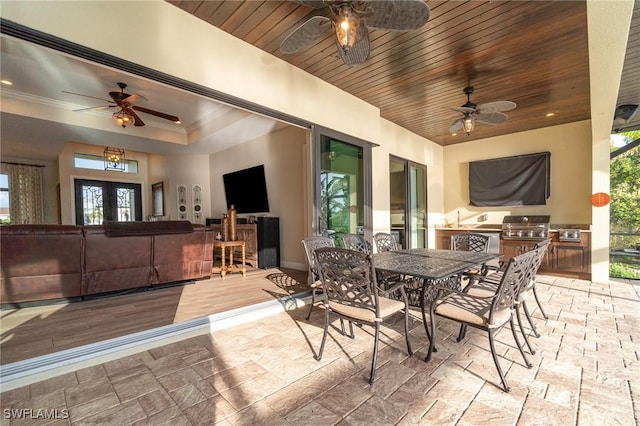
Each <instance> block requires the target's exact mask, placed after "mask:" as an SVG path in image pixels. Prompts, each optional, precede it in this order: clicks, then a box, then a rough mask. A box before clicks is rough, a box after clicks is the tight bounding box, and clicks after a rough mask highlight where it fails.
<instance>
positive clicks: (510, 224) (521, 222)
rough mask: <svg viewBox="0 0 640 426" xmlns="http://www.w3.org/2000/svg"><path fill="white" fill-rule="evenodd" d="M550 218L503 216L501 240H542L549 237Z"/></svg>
mask: <svg viewBox="0 0 640 426" xmlns="http://www.w3.org/2000/svg"><path fill="white" fill-rule="evenodd" d="M550 218H551V216H505V217H504V219H503V220H502V238H504V239H511V240H543V239H545V238H548V237H549V219H550Z"/></svg>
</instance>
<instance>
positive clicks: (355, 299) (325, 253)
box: [315, 247, 380, 323]
mask: <svg viewBox="0 0 640 426" xmlns="http://www.w3.org/2000/svg"><path fill="white" fill-rule="evenodd" d="M315 256H316V261H317V265H318V271H319V272H320V279H321V281H322V285H323V288H324V295H325V303H326V304H328V306H329V308H330V309H331V310H333V311H335V312H336V313H339V314H341V315H345V316H347V317H351V318H353V319H358V320H362V321H366V322H368V323H371V322H372V321H375V319H376V318H379V317H380V312H379V306H378V292H377V291H376V289H377V283H376V275H375V272H374V269H373V266H372V263H371V256H370V255H368V254H367V253H362V252H359V251H355V250H349V249H343V248H337V247H334V248H320V249H317V250H316V252H315ZM358 311H362V312H358ZM364 311H367V312H364Z"/></svg>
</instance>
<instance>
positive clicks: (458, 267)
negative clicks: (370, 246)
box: [372, 248, 501, 338]
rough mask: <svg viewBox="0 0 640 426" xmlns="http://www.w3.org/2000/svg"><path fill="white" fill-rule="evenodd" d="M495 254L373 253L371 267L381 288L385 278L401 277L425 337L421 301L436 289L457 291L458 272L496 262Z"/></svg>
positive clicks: (434, 250) (451, 251)
mask: <svg viewBox="0 0 640 426" xmlns="http://www.w3.org/2000/svg"><path fill="white" fill-rule="evenodd" d="M500 256H501V255H500V254H498V253H479V252H473V251H455V250H442V249H427V248H418V249H406V250H397V251H387V252H382V253H376V254H374V255H373V256H372V257H373V265H374V267H375V268H376V271H378V272H382V274H380V277H381V281H382V282H381V284H383V285H384V284H386V283H385V280H387V279H388V277H392V276H393V275H395V276H398V275H399V276H402V277H403V281H405V283H406V285H405V289H406V291H407V293H408V294H407V295H408V297H409V304H410V305H411V306H414V307H419V308H420V311H421V313H422V321H423V323H424V327H425V332H426V333H427V337H428V338H430V336H429V331H428V328H427V320H426V313H425V298H427V299H432V298H435V297H436V291H435V289H432V287H430V286H431V285H433V284H437V285H438V287H445V288H450V289H452V290H460V282H461V274H462V272H464V271H466V270H468V269H471V268H474V267H476V266H478V265H482V264H484V263H486V262H489V261H491V260H494V259H497V258H499V257H500Z"/></svg>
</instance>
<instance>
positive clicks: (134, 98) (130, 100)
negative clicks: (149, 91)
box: [122, 93, 148, 105]
mask: <svg viewBox="0 0 640 426" xmlns="http://www.w3.org/2000/svg"><path fill="white" fill-rule="evenodd" d="M138 98H140V99H144V100H145V101H148V99H147V98H145V97H144V96H142V95H140V94H138V93H134V94H133V95H129V96H128V97H126V98H124V99H123V100H122V102H126V103H128V104H129V105H133V104H135V103H136V102H137V101H138Z"/></svg>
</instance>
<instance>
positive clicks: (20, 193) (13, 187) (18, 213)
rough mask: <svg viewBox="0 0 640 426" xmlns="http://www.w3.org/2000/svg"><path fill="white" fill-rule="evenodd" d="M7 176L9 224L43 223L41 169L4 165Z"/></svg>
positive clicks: (19, 165)
mask: <svg viewBox="0 0 640 426" xmlns="http://www.w3.org/2000/svg"><path fill="white" fill-rule="evenodd" d="M4 169H5V170H6V172H7V175H8V176H9V214H10V217H11V223H13V224H27V223H43V222H44V214H43V207H42V168H41V167H39V166H28V165H21V164H8V163H5V164H4Z"/></svg>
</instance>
